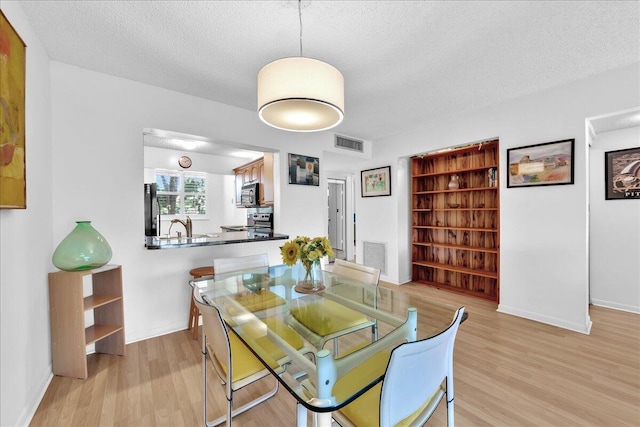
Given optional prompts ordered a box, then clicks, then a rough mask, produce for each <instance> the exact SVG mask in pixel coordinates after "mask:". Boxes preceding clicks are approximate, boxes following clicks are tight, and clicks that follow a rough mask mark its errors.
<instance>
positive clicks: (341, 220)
mask: <svg viewBox="0 0 640 427" xmlns="http://www.w3.org/2000/svg"><path fill="white" fill-rule="evenodd" d="M327 184H328V190H327V197H328V203H327V206H328V208H327V219H328V221H327V223H328V227H329V229H328V236H329V240H330V241H331V246H332V247H333V251H334V252H335V254H336V258H338V259H346V251H345V242H346V221H345V219H346V218H345V205H346V196H345V187H346V181H345V180H342V179H331V178H330V179H328V180H327Z"/></svg>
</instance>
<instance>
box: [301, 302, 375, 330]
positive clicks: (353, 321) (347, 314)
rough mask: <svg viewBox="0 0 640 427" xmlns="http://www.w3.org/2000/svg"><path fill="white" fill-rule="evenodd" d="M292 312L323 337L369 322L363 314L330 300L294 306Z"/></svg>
mask: <svg viewBox="0 0 640 427" xmlns="http://www.w3.org/2000/svg"><path fill="white" fill-rule="evenodd" d="M291 314H292V315H293V317H295V318H296V319H297V320H298V321H299V322H300V323H302V324H303V325H304V326H306V327H307V328H309V329H310V330H311V331H313V332H314V333H315V334H317V335H319V336H321V337H326V336H328V335H331V334H334V333H336V332H340V331H344V330H345V329H349V328H353V327H355V326H358V325H362V324H364V323H367V322H369V319H367V317H366V316H364V315H363V314H360V313H358V312H357V311H354V310H352V309H350V308H348V307H345V306H344V305H341V304H338V303H337V302H334V301H328V300H323V301H318V302H314V303H311V304H306V305H300V306H298V307H292V308H291Z"/></svg>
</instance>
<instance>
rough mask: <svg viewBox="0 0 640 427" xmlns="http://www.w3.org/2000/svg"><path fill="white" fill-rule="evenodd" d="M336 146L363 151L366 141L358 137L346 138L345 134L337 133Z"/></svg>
mask: <svg viewBox="0 0 640 427" xmlns="http://www.w3.org/2000/svg"><path fill="white" fill-rule="evenodd" d="M335 146H336V147H337V148H344V149H347V150H353V151H357V152H359V153H362V152H363V151H364V143H363V142H362V141H359V140H357V139H350V138H345V137H344V136H340V135H336V143H335Z"/></svg>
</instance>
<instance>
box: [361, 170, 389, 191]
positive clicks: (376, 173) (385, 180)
mask: <svg viewBox="0 0 640 427" xmlns="http://www.w3.org/2000/svg"><path fill="white" fill-rule="evenodd" d="M360 175H361V176H360V178H361V180H362V183H361V184H362V185H361V187H360V188H361V189H362V197H378V196H390V195H391V166H385V167H383V168H377V169H367V170H363V171H362V172H360Z"/></svg>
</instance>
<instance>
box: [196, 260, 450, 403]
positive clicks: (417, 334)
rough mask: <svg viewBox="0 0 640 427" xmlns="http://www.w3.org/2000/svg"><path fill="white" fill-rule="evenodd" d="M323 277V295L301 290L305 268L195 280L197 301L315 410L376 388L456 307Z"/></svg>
mask: <svg viewBox="0 0 640 427" xmlns="http://www.w3.org/2000/svg"><path fill="white" fill-rule="evenodd" d="M320 276H321V278H320V280H321V281H322V283H323V285H324V286H325V288H324V290H323V291H321V292H318V293H299V292H296V290H295V286H296V285H297V284H298V282H300V281H301V280H302V278H303V277H304V269H303V268H302V267H301V266H293V267H288V266H285V265H278V266H271V267H264V268H258V269H251V270H245V271H240V272H234V273H230V274H218V275H215V276H213V277H203V278H201V279H196V280H192V281H191V285H192V286H193V287H194V296H195V297H196V298H197V299H198V300H200V302H203V303H205V304H209V305H213V306H215V307H216V308H218V310H219V311H220V313H221V315H222V317H223V319H224V320H225V323H226V324H227V326H228V328H229V329H230V330H231V331H233V333H235V334H236V335H237V336H238V337H239V338H240V339H241V340H242V341H243V342H244V344H245V345H247V347H248V348H249V349H250V350H251V351H252V352H253V353H254V354H255V355H256V356H257V357H258V358H259V359H260V360H261V361H262V362H263V363H264V365H265V366H266V367H267V368H268V369H269V370H271V372H272V373H273V374H274V375H276V376H277V378H278V379H279V381H280V382H281V384H282V385H283V386H284V387H285V388H286V389H287V390H288V391H289V392H290V393H291V394H292V395H293V396H294V397H295V398H296V399H297V400H298V402H300V403H301V404H302V405H304V406H305V407H306V408H307V409H310V410H312V411H314V412H329V411H334V410H336V409H339V408H341V407H343V406H344V405H346V404H348V403H350V402H351V401H353V400H354V399H355V398H357V397H358V396H360V395H361V394H362V393H364V392H365V391H367V390H368V389H370V388H371V387H373V386H375V385H376V384H377V383H378V382H379V381H381V380H382V378H383V377H384V371H385V369H386V365H387V360H388V358H389V355H390V351H391V350H392V349H393V348H394V347H396V346H397V345H399V344H401V343H402V342H406V341H415V340H416V339H417V340H420V339H425V338H429V337H431V336H433V335H436V334H438V333H439V332H441V331H443V330H444V329H446V328H447V327H448V326H449V325H450V324H451V322H452V320H453V317H454V313H455V311H456V309H457V308H458V307H456V306H453V305H447V304H443V303H439V302H435V301H432V300H429V299H428V298H425V297H421V296H419V295H412V294H408V293H405V292H401V291H400V290H395V289H391V288H387V287H380V286H372V285H369V284H365V283H362V282H359V281H357V280H354V279H351V278H347V277H344V276H339V275H336V274H333V273H331V272H328V271H321V273H320ZM418 319H419V321H418ZM333 336H339V337H340V338H339V341H338V342H339V343H340V344H339V347H337V343H336V341H335V340H334V339H333V338H332V337H333ZM334 352H335V353H337V354H334ZM274 359H275V360H276V361H277V364H275V365H274V364H273V360H274ZM274 366H277V368H276V369H274ZM356 367H358V369H354V368H356ZM363 368H364V369H363Z"/></svg>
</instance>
